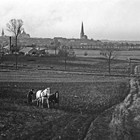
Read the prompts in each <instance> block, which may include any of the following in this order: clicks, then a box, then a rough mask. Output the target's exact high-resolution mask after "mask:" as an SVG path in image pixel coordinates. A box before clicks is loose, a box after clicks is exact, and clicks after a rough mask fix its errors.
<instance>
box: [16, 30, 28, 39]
mask: <svg viewBox="0 0 140 140" xmlns="http://www.w3.org/2000/svg"><path fill="white" fill-rule="evenodd" d="M19 37H20V38H30V35H29V34H27V33H26V32H25V31H24V30H23V31H22V32H21V34H20V35H19Z"/></svg>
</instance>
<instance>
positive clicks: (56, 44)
mask: <svg viewBox="0 0 140 140" xmlns="http://www.w3.org/2000/svg"><path fill="white" fill-rule="evenodd" d="M53 44H54V50H55V55H56V51H57V49H58V48H59V47H60V42H59V41H58V39H57V38H54V39H53Z"/></svg>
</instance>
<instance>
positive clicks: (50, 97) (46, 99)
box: [27, 87, 59, 108]
mask: <svg viewBox="0 0 140 140" xmlns="http://www.w3.org/2000/svg"><path fill="white" fill-rule="evenodd" d="M32 95H33V89H32V90H31V91H30V92H29V93H28V96H27V98H28V99H27V100H28V101H30V100H31V96H32ZM31 102H37V106H39V107H42V108H43V107H44V105H45V103H46V104H47V107H48V108H50V106H55V104H57V105H58V106H59V92H58V91H56V92H55V93H53V94H52V93H51V90H50V88H49V87H48V88H46V89H44V90H38V91H37V92H36V99H35V100H33V101H31ZM28 103H29V102H28Z"/></svg>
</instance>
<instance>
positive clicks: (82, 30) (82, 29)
mask: <svg viewBox="0 0 140 140" xmlns="http://www.w3.org/2000/svg"><path fill="white" fill-rule="evenodd" d="M83 36H84V25H83V22H82V26H81V33H80V38H81V39H82V38H83Z"/></svg>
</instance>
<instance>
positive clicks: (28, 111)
mask: <svg viewBox="0 0 140 140" xmlns="http://www.w3.org/2000/svg"><path fill="white" fill-rule="evenodd" d="M126 81H127V80H126V79H123V78H116V77H110V78H109V77H98V76H94V77H93V76H91V75H87V74H86V75H85V74H77V73H76V74H75V73H62V72H59V73H52V72H46V71H7V72H0V138H1V139H13V140H14V139H21V140H26V139H29V140H33V139H44V140H46V139H47V140H56V139H62V140H83V139H84V137H85V136H86V132H87V130H88V127H89V125H90V123H91V121H92V120H94V119H95V118H96V117H97V116H98V115H99V114H100V113H101V112H103V111H104V110H105V109H107V108H109V107H111V106H112V105H114V104H116V103H118V102H120V101H121V100H122V99H123V98H124V97H125V96H126V94H127V90H128V88H127V84H126ZM46 87H51V92H52V93H53V92H55V91H56V90H58V91H59V92H60V106H59V108H58V107H57V105H56V106H55V108H52V109H47V108H44V109H42V108H38V107H36V104H35V103H33V104H32V105H31V106H29V105H28V104H27V101H26V93H27V92H28V91H29V89H31V88H34V89H35V90H39V89H44V88H46ZM34 99H35V95H34Z"/></svg>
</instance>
